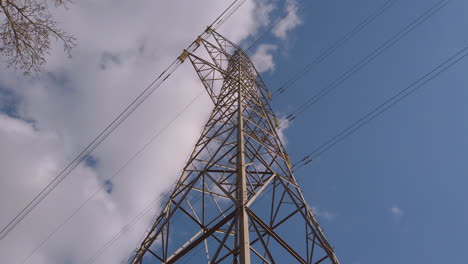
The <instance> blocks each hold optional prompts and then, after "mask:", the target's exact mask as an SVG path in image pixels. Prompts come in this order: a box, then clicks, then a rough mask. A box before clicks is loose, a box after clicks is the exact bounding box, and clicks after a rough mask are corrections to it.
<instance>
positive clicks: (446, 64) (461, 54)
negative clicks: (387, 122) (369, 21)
mask: <svg viewBox="0 0 468 264" xmlns="http://www.w3.org/2000/svg"><path fill="white" fill-rule="evenodd" d="M467 51H468V46H466V47H464V48H463V49H461V50H460V51H458V52H457V53H455V54H454V55H452V56H451V57H449V58H448V59H446V60H445V61H443V62H442V63H441V64H439V65H438V66H437V67H435V68H434V69H432V70H431V71H430V72H428V73H426V74H425V75H423V76H422V77H420V78H419V79H417V80H416V81H414V82H413V83H411V84H410V85H409V86H407V87H406V88H404V89H402V90H401V91H399V92H398V93H396V94H395V95H393V96H392V97H390V98H389V99H388V100H386V101H385V102H383V103H382V104H380V105H379V106H377V107H376V108H374V109H373V110H372V111H370V112H369V113H367V114H366V115H365V116H363V117H361V118H360V119H358V120H357V121H355V122H354V123H353V124H351V125H350V126H348V127H347V128H346V129H344V130H343V131H341V132H340V133H338V134H337V135H335V136H334V137H333V138H331V139H329V140H328V141H326V142H325V143H323V144H322V145H320V146H319V147H317V148H316V149H314V150H313V151H312V152H310V153H309V154H307V155H306V156H305V157H304V158H302V159H301V160H300V161H298V162H296V163H295V164H294V165H293V168H294V167H295V169H294V171H297V170H298V169H300V168H302V167H303V166H305V165H307V164H309V163H310V162H311V161H312V160H314V159H315V158H317V157H318V156H319V155H321V154H322V153H323V152H325V151H327V150H328V149H330V148H332V147H333V146H334V145H336V144H337V143H339V142H341V141H342V140H344V139H345V138H347V137H348V136H350V135H352V134H353V133H354V132H356V131H357V130H358V129H360V128H361V127H363V126H364V125H366V124H367V123H369V122H370V121H372V120H373V119H375V118H376V117H378V116H379V115H381V114H382V113H384V112H385V111H387V110H388V109H390V108H391V107H393V106H395V105H396V104H397V103H398V102H400V101H401V100H403V99H404V98H406V97H408V96H409V95H411V94H412V93H414V92H415V91H417V90H418V89H419V88H421V87H423V86H424V85H425V84H427V83H428V82H430V81H431V80H433V79H434V78H436V77H437V76H439V75H440V74H442V73H444V72H445V71H446V70H448V69H449V68H451V67H452V66H454V65H455V64H457V63H459V62H460V61H461V60H462V59H464V58H465V57H466V56H468V52H467Z"/></svg>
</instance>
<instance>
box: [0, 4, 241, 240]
mask: <svg viewBox="0 0 468 264" xmlns="http://www.w3.org/2000/svg"><path fill="white" fill-rule="evenodd" d="M244 2H245V0H242V1H239V0H235V1H234V2H233V3H232V4H231V5H230V6H229V7H228V8H227V9H226V10H225V11H224V12H223V13H222V14H221V15H220V16H219V17H218V18H216V19H215V21H214V22H213V23H212V24H211V25H210V27H209V28H213V29H217V28H218V27H220V26H221V25H222V24H223V23H224V22H225V21H226V20H227V19H228V18H229V17H230V16H231V15H232V14H233V12H235V10H237V9H238V8H239V7H240V6H241V5H242V4H243V3H244ZM236 3H237V5H235V4H236ZM232 7H233V9H232V10H233V11H232V10H231V8H232ZM205 34H208V33H207V31H204V32H203V33H202V34H201V35H202V36H204V35H205ZM198 47H199V44H198V43H197V42H196V41H194V42H192V43H191V44H190V45H189V46H188V48H187V49H186V50H187V51H188V52H194V51H195V50H197V48H198ZM182 63H183V61H182V60H181V59H179V58H177V59H175V60H174V61H173V62H172V63H171V64H170V65H169V66H168V67H167V68H166V69H165V70H164V71H163V72H162V73H161V74H160V75H159V76H158V77H157V78H156V79H155V80H154V81H153V82H152V83H151V84H150V85H149V86H148V87H146V88H145V89H144V90H143V91H142V92H141V93H140V94H139V95H138V96H137V97H136V98H135V99H134V100H133V101H132V102H131V103H130V104H129V105H128V106H127V107H126V108H125V109H124V110H123V111H122V112H121V113H120V114H119V115H118V116H117V117H116V118H115V119H114V120H113V121H112V122H111V123H110V124H109V125H107V127H106V128H104V130H103V131H101V133H99V134H98V135H97V136H96V138H95V139H94V140H93V141H91V143H89V144H88V145H87V146H86V147H85V148H84V149H83V150H82V151H81V152H80V153H79V154H78V156H76V157H75V158H74V159H73V160H72V161H71V162H70V163H69V164H68V165H67V166H66V167H65V168H64V169H63V170H62V171H61V172H60V173H59V174H58V175H56V176H55V178H54V179H53V180H52V181H51V182H49V183H48V184H47V185H46V186H45V188H43V189H42V190H41V191H40V192H39V194H38V195H36V196H35V197H34V198H33V199H32V200H31V201H30V202H29V203H28V204H27V205H26V206H25V207H24V208H23V209H22V210H21V211H20V212H19V213H18V214H17V215H16V216H15V217H14V218H13V219H12V220H11V221H10V222H9V223H8V224H7V225H6V226H5V227H4V228H3V229H2V230H1V231H0V240H1V239H3V238H5V236H6V235H7V234H8V233H9V232H10V231H11V230H13V229H14V228H15V227H16V226H17V225H18V224H19V223H20V222H21V221H22V220H23V219H24V218H25V217H26V216H27V215H28V214H29V213H30V212H31V211H32V210H34V208H36V206H37V205H38V204H39V203H41V202H42V201H43V200H44V199H45V198H46V197H47V196H48V195H49V193H50V192H52V191H53V190H54V189H55V188H56V187H57V186H58V185H59V184H60V183H61V182H62V181H63V180H64V179H65V178H66V177H67V176H68V175H69V174H70V173H71V172H72V171H73V170H74V169H75V168H76V167H77V166H78V165H79V164H80V163H81V162H82V161H83V160H84V159H86V157H88V155H89V154H90V153H91V152H92V151H94V150H95V149H96V148H97V147H98V146H99V145H100V144H101V143H102V142H103V141H104V140H105V139H106V138H107V137H108V136H109V135H110V134H111V133H112V132H113V131H114V130H115V129H116V128H117V127H119V126H120V125H121V124H122V123H123V122H124V121H125V120H126V119H127V118H128V117H129V116H130V115H131V114H132V113H133V112H134V111H135V110H136V109H137V108H138V107H139V106H140V105H141V104H142V103H143V102H144V101H145V100H146V99H147V98H148V97H149V96H150V95H151V94H152V93H153V92H154V91H156V90H157V89H158V88H159V87H160V86H161V84H162V83H163V82H164V81H165V80H167V79H168V78H169V76H170V75H171V74H172V73H173V72H174V71H175V70H177V68H178V67H179V66H180V65H181V64H182Z"/></svg>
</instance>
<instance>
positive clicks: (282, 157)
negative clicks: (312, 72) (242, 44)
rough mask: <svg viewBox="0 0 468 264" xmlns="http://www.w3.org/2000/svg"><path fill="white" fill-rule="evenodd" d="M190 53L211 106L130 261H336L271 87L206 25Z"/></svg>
mask: <svg viewBox="0 0 468 264" xmlns="http://www.w3.org/2000/svg"><path fill="white" fill-rule="evenodd" d="M207 31H208V32H209V33H210V34H209V37H207V38H198V39H197V40H196V43H197V44H198V45H203V46H204V47H205V49H206V51H207V53H208V54H209V57H210V59H209V60H210V61H211V62H210V61H208V60H205V59H202V58H201V57H199V56H197V55H195V54H191V53H188V52H184V53H182V55H181V56H180V57H179V59H180V60H181V61H184V60H185V59H187V58H188V59H189V60H190V61H191V63H192V64H193V66H194V68H195V70H196V72H197V73H198V75H199V77H200V79H201V81H202V82H203V84H204V86H205V88H206V90H207V91H208V94H209V95H210V97H211V99H212V100H213V102H214V104H215V106H214V109H213V112H212V114H211V116H210V117H209V120H208V121H207V123H206V125H205V127H204V130H203V132H202V135H201V136H200V138H199V139H198V141H197V143H196V145H195V148H194V151H193V153H192V154H191V156H190V158H189V160H188V162H187V165H186V166H185V168H184V170H183V173H182V175H181V176H180V178H179V180H178V182H177V184H176V187H175V189H174V190H173V191H172V194H171V195H170V196H169V197H168V202H167V204H166V205H165V207H164V208H163V210H162V212H161V214H160V215H159V217H158V218H157V219H156V221H155V223H154V225H153V226H152V228H151V230H150V231H149V234H148V235H147V237H146V238H145V239H144V240H143V242H142V244H141V245H140V248H139V249H138V250H137V252H136V255H135V256H134V259H133V262H132V263H241V264H248V263H315V264H317V263H339V262H338V260H337V258H336V256H335V253H334V251H333V249H332V248H331V246H330V245H329V243H328V242H327V240H326V238H325V236H324V234H323V232H322V230H321V228H320V227H319V225H318V223H317V221H316V220H315V218H314V216H313V214H312V211H311V210H310V208H309V207H308V206H307V204H306V202H305V200H304V197H303V195H302V193H301V190H300V188H299V186H298V184H297V182H296V179H295V178H294V176H293V174H292V171H291V167H290V162H289V158H288V155H287V154H286V152H285V150H284V147H283V145H282V143H281V141H280V138H279V136H278V133H277V131H276V128H275V127H276V126H277V125H278V124H277V123H278V120H277V118H276V117H275V115H274V113H273V111H272V109H271V107H270V105H269V103H268V99H269V95H270V93H269V92H268V90H267V88H266V87H265V85H264V83H263V81H262V80H261V78H260V76H259V74H258V73H257V71H256V69H255V67H254V65H253V64H252V62H251V61H250V59H249V57H248V56H247V55H246V54H245V53H244V52H243V51H242V50H241V49H240V48H239V47H237V46H236V45H235V44H234V43H232V42H231V41H229V40H227V39H226V38H224V37H223V36H221V35H220V34H218V33H217V32H215V31H212V30H210V29H207Z"/></svg>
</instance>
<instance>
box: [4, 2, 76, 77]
mask: <svg viewBox="0 0 468 264" xmlns="http://www.w3.org/2000/svg"><path fill="white" fill-rule="evenodd" d="M69 1H70V0H0V8H1V9H0V55H1V56H2V57H4V58H5V59H6V62H7V64H8V66H10V67H13V68H15V69H19V70H21V71H23V72H24V73H25V74H30V73H33V72H38V71H39V70H40V68H41V66H42V65H43V64H44V63H45V62H46V60H45V56H46V55H47V54H48V53H49V50H50V48H51V45H52V40H54V39H55V40H58V41H60V42H62V43H63V48H64V50H65V52H66V53H67V54H68V55H69V56H70V51H71V49H72V48H73V46H74V45H75V38H74V37H73V36H72V35H69V34H68V33H66V32H65V31H63V30H62V29H60V28H58V26H57V23H56V22H55V20H54V18H53V16H52V14H51V12H50V6H49V4H54V5H55V7H64V8H66V7H67V4H68V3H69Z"/></svg>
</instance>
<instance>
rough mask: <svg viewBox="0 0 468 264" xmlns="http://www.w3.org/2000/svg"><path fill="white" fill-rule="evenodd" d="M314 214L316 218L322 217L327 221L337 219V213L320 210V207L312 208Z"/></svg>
mask: <svg viewBox="0 0 468 264" xmlns="http://www.w3.org/2000/svg"><path fill="white" fill-rule="evenodd" d="M312 212H313V213H314V215H315V216H317V217H321V218H323V219H325V220H329V221H330V220H333V219H335V217H336V214H335V213H332V212H330V211H326V210H322V209H319V208H318V207H312Z"/></svg>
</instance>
